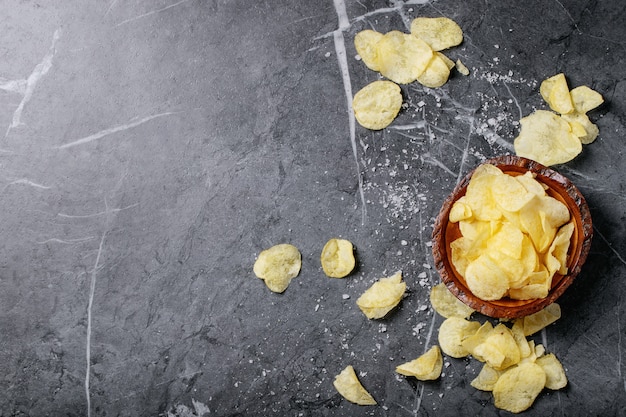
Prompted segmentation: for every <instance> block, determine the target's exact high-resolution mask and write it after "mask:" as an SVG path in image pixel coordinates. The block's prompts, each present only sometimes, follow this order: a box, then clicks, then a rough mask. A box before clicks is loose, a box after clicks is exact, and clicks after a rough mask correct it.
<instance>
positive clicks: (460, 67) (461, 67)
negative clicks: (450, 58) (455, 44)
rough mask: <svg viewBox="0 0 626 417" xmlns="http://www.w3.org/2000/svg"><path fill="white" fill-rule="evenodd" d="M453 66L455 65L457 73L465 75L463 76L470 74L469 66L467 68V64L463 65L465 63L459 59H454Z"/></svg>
mask: <svg viewBox="0 0 626 417" xmlns="http://www.w3.org/2000/svg"><path fill="white" fill-rule="evenodd" d="M454 66H455V67H456V70H457V71H458V72H459V74H461V75H465V76H468V75H470V70H469V68H467V66H465V64H464V63H463V62H461V60H460V59H457V60H456V62H455V63H454Z"/></svg>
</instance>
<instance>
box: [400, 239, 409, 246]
mask: <svg viewBox="0 0 626 417" xmlns="http://www.w3.org/2000/svg"><path fill="white" fill-rule="evenodd" d="M400 244H401V245H402V246H406V245H408V244H409V242H407V241H406V240H401V241H400Z"/></svg>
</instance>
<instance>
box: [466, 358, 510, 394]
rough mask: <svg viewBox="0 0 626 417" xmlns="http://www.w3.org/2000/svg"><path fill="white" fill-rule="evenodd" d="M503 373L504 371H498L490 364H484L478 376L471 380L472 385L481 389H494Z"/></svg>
mask: <svg viewBox="0 0 626 417" xmlns="http://www.w3.org/2000/svg"><path fill="white" fill-rule="evenodd" d="M503 373H504V371H498V370H496V369H493V368H492V367H491V366H489V365H488V364H484V365H483V367H482V368H481V369H480V372H479V373H478V375H477V376H476V378H474V379H473V380H472V382H470V385H471V386H472V387H474V388H476V389H478V390H481V391H493V387H494V385H496V382H497V381H498V378H500V375H502V374H503Z"/></svg>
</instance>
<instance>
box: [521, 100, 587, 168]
mask: <svg viewBox="0 0 626 417" xmlns="http://www.w3.org/2000/svg"><path fill="white" fill-rule="evenodd" d="M520 124H521V126H522V127H521V130H520V133H519V135H518V136H517V137H516V138H515V140H514V142H513V146H514V148H515V153H516V155H517V156H523V157H525V158H529V159H533V160H535V161H537V162H539V163H540V164H543V165H546V166H550V165H556V164H564V163H565V162H569V161H571V160H572V159H574V158H575V157H576V156H578V154H580V152H581V151H582V144H581V142H580V139H578V137H577V136H576V135H574V134H573V133H572V131H571V127H570V125H569V123H568V122H567V121H566V120H565V119H563V118H562V117H560V116H558V115H556V114H554V113H552V112H550V111H546V110H537V111H536V112H534V113H532V114H530V115H529V116H526V117H524V118H522V119H521V120H520Z"/></svg>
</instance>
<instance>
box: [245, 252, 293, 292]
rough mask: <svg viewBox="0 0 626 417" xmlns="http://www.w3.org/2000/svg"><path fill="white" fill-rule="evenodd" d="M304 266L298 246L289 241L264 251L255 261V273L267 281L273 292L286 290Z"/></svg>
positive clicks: (266, 283)
mask: <svg viewBox="0 0 626 417" xmlns="http://www.w3.org/2000/svg"><path fill="white" fill-rule="evenodd" d="M301 267H302V256H301V254H300V251H298V248H296V247H295V246H293V245H290V244H288V243H282V244H279V245H276V246H272V247H271V248H269V249H266V250H264V251H262V252H261V253H260V254H259V256H258V258H257V260H256V262H255V263H254V267H253V271H254V274H255V275H256V276H257V277H258V278H260V279H262V280H264V281H265V285H267V287H268V288H269V289H270V290H272V291H273V292H277V293H282V292H284V291H285V290H286V289H287V287H288V286H289V283H290V282H291V280H292V279H293V278H295V277H296V276H298V274H299V273H300V268H301Z"/></svg>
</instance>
